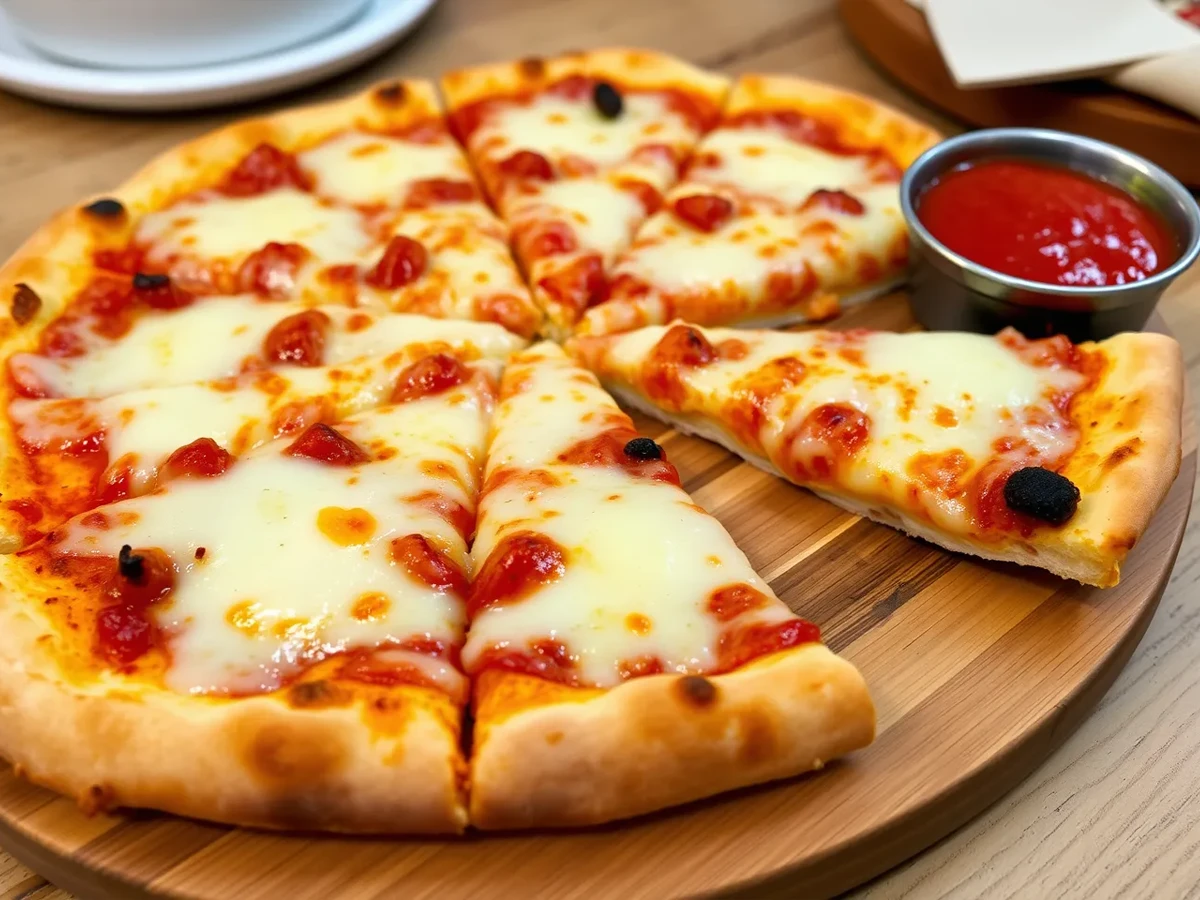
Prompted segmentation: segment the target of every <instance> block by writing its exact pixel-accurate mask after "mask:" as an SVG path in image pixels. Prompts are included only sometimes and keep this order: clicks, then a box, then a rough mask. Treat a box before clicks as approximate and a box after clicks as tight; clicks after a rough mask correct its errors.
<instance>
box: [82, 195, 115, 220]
mask: <svg viewBox="0 0 1200 900" xmlns="http://www.w3.org/2000/svg"><path fill="white" fill-rule="evenodd" d="M83 211H84V212H85V213H87V214H88V215H89V216H95V217H96V218H98V219H116V218H118V217H120V216H123V215H125V205H124V204H123V203H122V202H121V201H120V200H116V199H114V198H112V197H101V198H100V199H99V200H93V201H92V202H91V203H89V204H88V205H87V206H85V207H84V208H83Z"/></svg>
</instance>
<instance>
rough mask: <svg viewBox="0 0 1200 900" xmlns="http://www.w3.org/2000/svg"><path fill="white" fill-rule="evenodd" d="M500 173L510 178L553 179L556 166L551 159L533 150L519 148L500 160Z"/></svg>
mask: <svg viewBox="0 0 1200 900" xmlns="http://www.w3.org/2000/svg"><path fill="white" fill-rule="evenodd" d="M499 169H500V173H501V174H502V175H505V176H507V177H509V178H517V179H521V180H532V181H553V180H554V167H553V166H551V165H550V160H548V159H546V157H544V156H542V154H540V153H535V152H533V151H532V150H518V151H517V152H516V153H513V154H512V155H510V156H507V157H505V158H504V159H502V160H501V161H500V165H499Z"/></svg>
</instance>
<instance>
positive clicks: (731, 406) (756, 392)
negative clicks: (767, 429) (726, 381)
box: [725, 356, 808, 448]
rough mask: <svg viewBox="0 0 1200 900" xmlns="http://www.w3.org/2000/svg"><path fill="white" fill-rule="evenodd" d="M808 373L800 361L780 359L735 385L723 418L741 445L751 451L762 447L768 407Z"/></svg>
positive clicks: (789, 358) (793, 358)
mask: <svg viewBox="0 0 1200 900" xmlns="http://www.w3.org/2000/svg"><path fill="white" fill-rule="evenodd" d="M807 371H808V370H807V368H806V367H805V365H804V363H803V362H801V361H800V360H799V359H796V358H795V357H792V356H782V357H779V358H778V359H772V360H770V361H769V362H766V363H764V364H763V365H762V366H760V367H759V368H757V369H755V370H754V371H753V372H751V373H749V374H748V375H746V376H745V377H744V378H742V379H739V380H738V381H737V382H736V383H735V384H734V386H733V389H732V391H731V392H730V393H731V396H730V399H729V403H728V405H727V408H726V413H725V415H726V417H727V418H728V419H729V422H730V424H731V425H732V427H733V431H734V433H735V434H736V435H737V437H738V439H739V440H741V441H742V443H744V444H745V445H746V446H748V447H753V448H758V447H760V446H761V445H762V441H761V437H760V435H761V433H762V427H763V425H764V424H765V423H766V421H767V411H768V410H769V408H770V406H771V403H772V402H773V401H774V400H775V398H776V397H778V396H779V395H780V394H783V393H785V392H787V391H790V390H791V389H792V388H794V387H795V386H796V385H798V384H800V382H801V381H803V380H804V376H805V374H806V372H807Z"/></svg>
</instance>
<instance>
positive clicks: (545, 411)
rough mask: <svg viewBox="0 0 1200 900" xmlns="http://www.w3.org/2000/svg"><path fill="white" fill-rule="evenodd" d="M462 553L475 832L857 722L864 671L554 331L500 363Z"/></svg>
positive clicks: (759, 756)
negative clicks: (482, 472) (786, 595)
mask: <svg viewBox="0 0 1200 900" xmlns="http://www.w3.org/2000/svg"><path fill="white" fill-rule="evenodd" d="M471 556H472V563H473V572H474V579H473V584H472V588H471V594H470V600H469V602H468V614H469V617H470V628H469V632H468V637H467V642H466V645H465V647H464V649H463V665H464V669H465V670H466V672H467V673H468V674H469V675H470V676H471V677H472V678H473V679H474V700H473V703H474V707H473V711H474V719H475V734H474V740H473V744H472V756H471V775H470V781H471V821H472V823H473V824H475V825H477V826H479V827H481V828H528V827H540V826H559V825H585V824H592V823H597V822H605V821H609V820H612V819H617V818H621V817H625V816H633V815H637V814H640V813H645V812H649V811H651V810H655V809H660V808H663V807H666V806H671V805H673V804H678V803H684V802H687V801H689V800H694V799H697V798H700V797H706V796H709V795H712V794H717V793H720V792H722V791H727V790H730V789H733V788H737V787H740V786H743V785H748V784H754V783H758V782H763V781H768V780H771V779H777V778H783V777H787V776H790V775H795V774H796V773H798V772H804V771H808V770H810V769H814V768H819V767H821V765H822V764H823V763H824V762H826V761H827V760H830V759H832V758H834V757H837V756H840V755H842V754H844V753H847V752H850V751H852V750H855V749H857V748H859V747H862V746H864V745H866V744H868V743H869V742H870V741H871V739H872V737H873V733H874V709H873V707H872V704H871V700H870V698H869V696H868V693H867V689H866V686H865V685H864V683H863V680H862V678H861V676H860V675H859V673H858V671H857V670H856V669H855V668H854V667H853V666H852V665H851V664H850V663H848V662H846V661H845V660H843V659H841V658H839V657H838V656H836V655H834V654H833V653H831V652H830V651H829V650H828V649H826V648H825V646H824V645H822V644H821V642H820V634H819V631H818V629H817V627H816V626H815V625H813V624H812V623H810V622H806V621H804V620H803V619H800V618H799V617H797V616H796V615H795V614H794V613H792V612H791V610H789V609H788V608H787V607H786V606H785V605H784V604H783V603H782V602H781V601H780V600H779V599H778V598H776V596H775V595H774V594H773V593H772V591H771V588H770V587H769V586H768V585H767V584H766V583H764V582H763V581H762V580H761V579H760V578H759V577H758V576H757V575H756V574H755V572H754V571H753V569H752V568H751V566H750V564H749V563H748V562H747V560H746V557H745V556H744V555H743V554H742V552H741V551H740V550H739V549H738V548H737V546H736V545H735V544H734V542H733V540H732V539H731V538H730V536H729V535H728V534H727V533H726V532H725V530H724V529H723V528H722V527H721V525H720V523H719V522H717V520H716V519H714V518H713V517H712V516H710V515H709V514H708V513H706V512H705V511H704V510H703V509H702V508H700V507H699V506H697V505H696V504H695V503H693V502H692V501H691V499H690V498H689V497H688V495H687V493H686V492H685V491H684V490H683V489H682V488H681V487H680V484H679V476H678V474H677V473H676V471H675V468H674V466H672V465H671V464H670V463H669V462H668V461H667V460H666V458H665V457H664V455H663V449H662V447H660V446H659V445H658V444H656V443H655V442H654V441H652V440H650V439H648V438H641V437H638V435H637V433H636V432H635V431H634V429H633V425H632V423H631V421H630V419H629V417H628V416H626V415H625V414H624V413H622V412H621V411H620V409H618V408H617V406H616V404H615V403H614V402H613V401H612V399H611V398H610V397H609V396H608V395H607V394H605V392H604V391H603V390H601V389H600V387H599V385H598V384H597V382H596V379H595V377H594V376H593V375H591V374H590V373H589V372H587V371H585V370H583V369H581V368H579V367H577V366H575V365H574V364H573V363H571V362H570V361H569V360H568V358H567V357H566V355H565V354H564V353H563V351H562V350H561V349H560V348H559V347H557V346H556V345H553V344H549V343H543V344H539V345H537V346H536V347H534V348H532V349H530V350H527V351H524V352H522V353H520V354H518V355H517V356H515V357H514V358H513V360H512V362H511V364H510V366H509V367H508V368H507V370H506V371H505V374H504V377H503V380H502V384H501V391H500V404H499V405H498V407H497V411H496V417H495V420H494V423H493V427H492V432H491V439H490V444H489V448H488V462H487V470H486V478H485V482H484V488H483V493H482V496H481V498H480V507H479V519H478V525H477V531H476V536H475V543H474V545H473V548H472V554H471Z"/></svg>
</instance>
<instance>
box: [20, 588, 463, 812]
mask: <svg viewBox="0 0 1200 900" xmlns="http://www.w3.org/2000/svg"><path fill="white" fill-rule="evenodd" d="M6 593H7V591H5V592H0V756H3V757H4V758H6V759H8V760H9V761H10V762H12V763H13V765H14V767H15V768H16V770H17V771H18V772H20V773H21V774H22V775H24V776H25V777H26V778H28V779H29V780H30V781H33V782H34V783H36V784H40V785H42V786H45V787H48V788H51V789H53V790H55V791H58V792H59V793H62V794H66V795H67V796H72V797H75V798H77V799H78V801H79V803H80V805H81V806H82V807H83V808H84V810H85V811H99V810H105V809H110V808H115V807H121V806H129V807H146V808H152V809H160V810H165V811H167V812H172V813H176V814H179V815H184V816H190V817H194V818H199V819H207V820H212V821H218V822H225V823H229V824H234V825H247V826H252V827H261V828H271V829H288V830H319V831H341V832H356V833H387V834H391V833H395V834H402V833H456V832H460V831H462V830H463V828H464V827H465V825H466V807H465V798H464V797H463V793H462V781H463V774H464V772H465V763H464V762H463V761H462V758H461V753H460V750H459V747H458V734H457V727H458V722H459V719H460V712H459V710H458V709H457V708H455V707H454V706H453V705H452V704H451V702H450V700H449V698H446V697H444V696H442V695H440V694H436V693H434V692H432V691H426V690H422V689H411V690H397V691H395V692H393V693H391V694H389V695H388V697H387V700H386V702H380V701H377V702H375V703H374V704H368V705H365V706H364V705H363V704H362V703H354V704H345V705H338V703H337V702H336V697H335V696H334V694H333V691H332V690H331V691H330V692H329V693H328V694H327V693H324V692H323V691H322V690H321V687H320V685H321V684H322V683H318V687H306V688H305V695H304V696H305V699H306V700H307V701H308V703H309V706H308V708H297V707H295V706H292V705H288V703H286V702H283V700H282V698H281V697H279V696H264V697H252V698H246V699H242V700H227V701H213V700H208V699H205V698H195V697H187V696H183V695H176V694H173V693H170V692H167V691H163V690H155V689H147V688H146V687H144V686H140V685H136V684H129V683H122V680H121V679H120V678H119V677H117V676H109V675H100V676H98V677H97V680H96V681H95V683H93V684H75V683H71V682H68V681H67V680H66V679H65V678H63V677H62V676H61V674H60V669H59V667H58V664H57V662H56V660H55V658H54V656H53V652H54V651H53V649H52V648H53V645H54V640H53V638H49V637H47V636H48V635H49V634H50V629H49V627H48V626H47V625H46V624H45V623H43V622H41V621H40V620H39V617H38V615H37V613H36V612H32V611H29V610H26V609H23V608H22V603H21V601H20V600H19V599H14V598H13V597H12V596H6V595H5V594H6Z"/></svg>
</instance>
